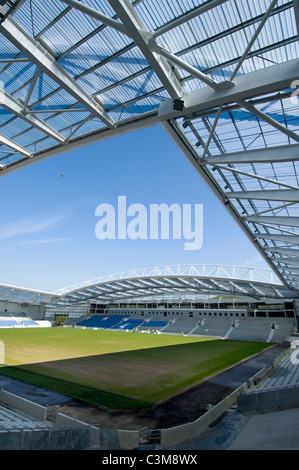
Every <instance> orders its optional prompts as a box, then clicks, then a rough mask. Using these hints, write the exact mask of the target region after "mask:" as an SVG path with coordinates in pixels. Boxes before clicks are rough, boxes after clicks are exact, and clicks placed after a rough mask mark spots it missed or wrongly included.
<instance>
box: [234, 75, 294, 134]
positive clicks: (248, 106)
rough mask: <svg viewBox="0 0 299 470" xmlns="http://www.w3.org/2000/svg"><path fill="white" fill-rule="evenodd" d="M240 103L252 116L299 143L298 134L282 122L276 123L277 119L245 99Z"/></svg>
mask: <svg viewBox="0 0 299 470" xmlns="http://www.w3.org/2000/svg"><path fill="white" fill-rule="evenodd" d="M297 75H298V74H297ZM290 85H291V84H289V86H290ZM238 103H239V104H240V106H242V108H245V109H246V110H247V111H249V112H250V113H251V114H253V115H254V116H256V117H257V118H259V119H261V120H262V121H265V122H267V124H270V126H272V127H274V128H275V129H277V130H278V131H280V132H282V133H283V134H285V135H287V136H288V137H290V139H293V140H295V141H296V142H299V135H298V134H296V132H294V131H292V130H291V129H289V128H288V127H285V126H283V125H282V124H280V122H278V121H276V120H275V119H273V118H272V117H271V116H269V115H268V114H266V113H264V112H262V111H261V110H260V109H258V108H256V107H255V106H253V104H251V103H249V102H247V101H246V100H243V99H242V100H239V101H238Z"/></svg>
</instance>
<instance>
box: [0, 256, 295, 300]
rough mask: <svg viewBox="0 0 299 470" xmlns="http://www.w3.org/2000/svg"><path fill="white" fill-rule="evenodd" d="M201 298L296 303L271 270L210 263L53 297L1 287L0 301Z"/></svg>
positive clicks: (114, 278)
mask: <svg viewBox="0 0 299 470" xmlns="http://www.w3.org/2000/svg"><path fill="white" fill-rule="evenodd" d="M203 295H208V296H209V295H221V296H228V297H244V296H245V297H248V298H252V299H255V300H261V299H277V300H287V299H294V298H299V292H298V291H295V290H294V291H293V290H290V289H288V288H287V287H285V286H283V285H282V284H281V283H280V282H279V281H277V280H276V279H275V275H274V274H273V272H272V271H271V270H267V269H259V268H249V267H245V266H221V265H215V264H213V265H212V264H211V265H205V264H202V265H172V266H158V267H152V268H142V269H137V270H133V271H127V272H123V273H118V274H114V275H109V276H105V277H102V278H98V279H94V280H91V281H86V282H82V283H80V284H76V285H73V286H71V287H69V288H64V289H60V290H58V291H56V292H45V291H39V290H34V289H26V288H21V287H15V286H10V285H6V284H0V301H6V302H15V303H19V304H26V305H27V304H29V305H30V304H31V305H50V304H55V305H57V304H59V305H70V304H74V303H82V302H94V301H97V302H103V303H107V302H126V301H145V300H149V301H150V300H153V299H161V298H164V299H178V298H180V299H182V298H195V299H196V298H199V297H202V296H203Z"/></svg>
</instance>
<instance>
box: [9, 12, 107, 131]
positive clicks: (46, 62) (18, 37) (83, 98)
mask: <svg viewBox="0 0 299 470" xmlns="http://www.w3.org/2000/svg"><path fill="white" fill-rule="evenodd" d="M0 33H2V34H3V35H4V36H5V37H6V38H7V39H8V40H9V41H10V42H11V43H12V44H13V45H14V46H15V47H17V48H18V49H19V50H20V51H21V52H22V53H23V54H25V55H26V56H27V57H28V58H29V59H30V60H31V61H32V62H33V63H34V64H35V65H36V66H37V67H38V68H39V69H40V70H42V71H43V72H45V73H46V74H47V75H49V77H51V78H52V79H53V80H54V81H55V82H56V83H58V84H59V85H60V86H61V87H62V88H63V89H64V90H65V91H67V92H68V93H69V94H70V95H71V96H73V97H74V98H75V99H76V100H77V101H78V102H79V103H81V104H82V105H83V106H84V107H85V108H86V109H87V110H88V111H90V112H92V113H93V114H94V115H95V116H97V117H98V118H99V119H101V121H102V122H104V123H105V124H106V125H107V126H108V127H113V125H114V121H113V120H112V119H111V117H110V116H109V115H108V114H107V113H106V111H105V110H104V108H103V107H102V106H101V104H100V103H99V102H98V101H97V100H96V99H95V98H92V97H91V96H90V95H89V94H88V93H86V92H85V90H84V89H83V88H82V87H80V86H79V84H78V83H77V82H76V80H74V79H73V78H72V77H71V75H69V74H68V73H67V72H66V71H65V70H64V69H63V67H61V66H60V65H59V64H58V63H57V61H56V59H55V57H54V56H53V55H52V54H50V52H49V51H48V50H47V49H46V48H45V47H44V46H43V45H42V44H41V43H40V42H39V41H37V40H36V39H34V38H33V37H32V36H30V35H29V34H28V33H27V32H26V31H25V30H24V29H23V28H21V26H20V25H19V24H18V23H17V22H16V21H15V20H13V19H12V18H7V20H6V21H5V22H4V23H3V24H1V25H0Z"/></svg>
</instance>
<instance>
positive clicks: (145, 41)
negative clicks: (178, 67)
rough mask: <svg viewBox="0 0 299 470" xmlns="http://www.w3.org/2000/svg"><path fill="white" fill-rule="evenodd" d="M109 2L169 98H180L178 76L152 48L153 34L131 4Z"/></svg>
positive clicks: (113, 0) (181, 92)
mask: <svg viewBox="0 0 299 470" xmlns="http://www.w3.org/2000/svg"><path fill="white" fill-rule="evenodd" d="M109 3H110V5H111V6H112V8H113V9H114V11H115V13H116V14H117V16H118V18H120V20H121V21H122V23H123V25H124V26H125V27H126V29H127V34H128V36H129V37H130V38H132V39H133V40H134V42H135V44H136V46H137V47H139V49H140V50H141V52H142V54H143V55H144V57H145V58H146V60H147V61H148V63H149V64H150V65H151V67H152V69H153V70H154V72H155V74H156V75H157V77H158V78H159V80H160V81H161V83H162V84H163V85H164V86H165V89H166V90H167V91H168V93H169V95H170V96H171V98H172V99H179V98H181V97H182V96H183V94H184V92H183V89H182V86H181V84H180V82H179V80H178V78H177V77H176V75H175V74H174V73H173V70H172V67H171V66H170V64H169V63H168V61H167V60H165V58H164V57H161V56H159V54H157V53H156V52H155V51H154V50H152V47H151V45H150V44H151V43H152V44H153V43H154V41H155V40H154V38H153V35H152V33H151V32H150V31H148V30H147V29H146V26H145V25H144V23H143V22H142V20H141V18H140V17H139V16H138V14H137V12H136V10H135V9H134V7H133V6H132V4H130V3H129V2H128V1H126V0H122V1H120V0H109Z"/></svg>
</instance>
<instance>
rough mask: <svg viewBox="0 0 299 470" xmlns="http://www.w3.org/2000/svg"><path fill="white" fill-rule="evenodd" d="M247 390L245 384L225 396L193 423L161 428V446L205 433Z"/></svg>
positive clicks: (174, 443)
mask: <svg viewBox="0 0 299 470" xmlns="http://www.w3.org/2000/svg"><path fill="white" fill-rule="evenodd" d="M246 390H247V385H246V384H244V385H243V386H242V387H240V388H238V389H237V390H236V391H235V392H233V393H231V394H230V395H229V396H228V397H226V398H224V400H222V401H221V402H220V403H218V404H217V405H215V406H213V408H211V409H210V410H209V411H207V412H206V413H205V414H204V415H202V416H201V417H200V418H198V419H197V420H196V421H193V422H192V423H187V424H183V425H181V426H176V427H173V428H168V429H161V442H160V443H161V446H162V447H167V446H173V445H176V444H180V443H181V442H185V441H188V440H191V439H195V438H196V437H198V436H199V435H200V434H201V433H203V432H204V431H205V430H206V429H207V428H208V426H210V425H211V424H212V423H213V422H215V421H216V420H217V419H218V418H219V417H220V416H221V415H222V414H223V413H225V412H226V411H227V409H228V408H230V407H231V406H233V405H234V404H235V403H236V402H237V397H238V396H239V395H240V394H241V393H244V392H245V391H246Z"/></svg>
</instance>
